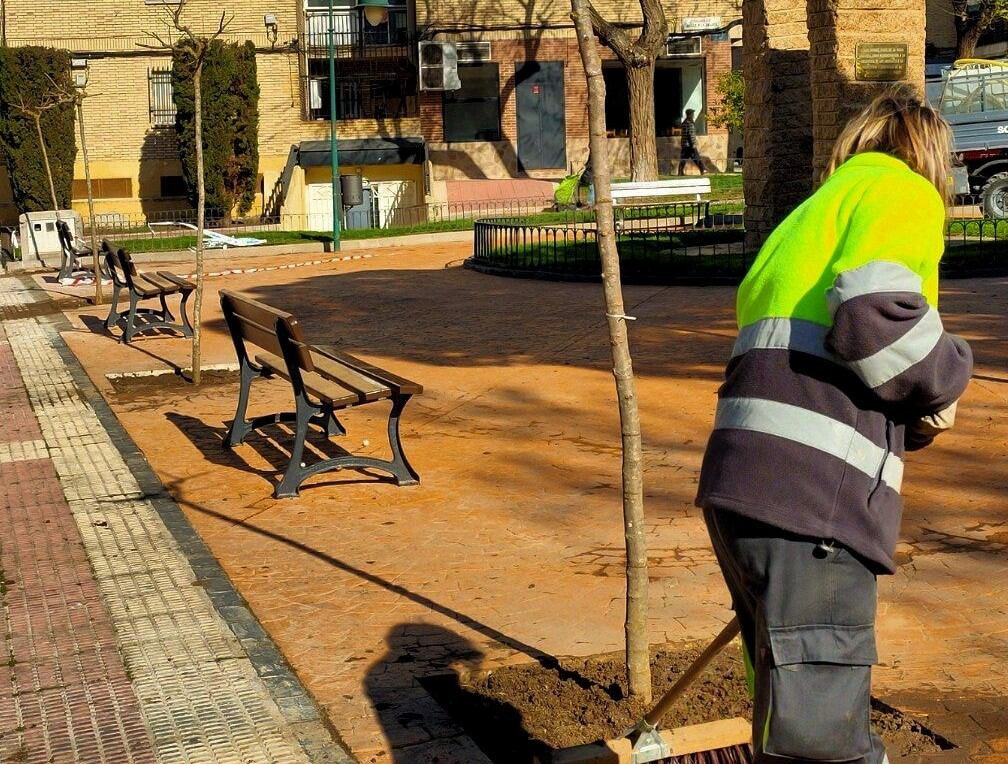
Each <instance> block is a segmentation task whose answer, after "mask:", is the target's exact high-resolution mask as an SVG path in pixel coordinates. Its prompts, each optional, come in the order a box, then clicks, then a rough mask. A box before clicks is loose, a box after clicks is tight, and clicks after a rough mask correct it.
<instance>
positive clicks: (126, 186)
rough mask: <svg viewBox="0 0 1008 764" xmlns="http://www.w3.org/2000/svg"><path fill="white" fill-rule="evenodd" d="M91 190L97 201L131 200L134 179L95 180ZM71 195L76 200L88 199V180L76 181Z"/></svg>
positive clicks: (92, 182)
mask: <svg viewBox="0 0 1008 764" xmlns="http://www.w3.org/2000/svg"><path fill="white" fill-rule="evenodd" d="M91 189H92V191H93V192H94V198H95V199H129V198H131V197H132V196H133V179H132V178H94V179H92V181H91ZM70 195H71V196H72V197H73V198H74V199H87V180H85V179H83V178H79V179H75V180H74V182H73V187H72V189H71V192H70Z"/></svg>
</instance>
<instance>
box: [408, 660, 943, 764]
mask: <svg viewBox="0 0 1008 764" xmlns="http://www.w3.org/2000/svg"><path fill="white" fill-rule="evenodd" d="M702 648H703V645H693V646H687V647H684V646H668V647H665V648H662V649H658V650H656V651H655V652H654V654H653V656H652V673H653V682H654V696H655V698H656V699H657V698H658V697H660V695H661V693H663V692H665V691H666V690H667V689H668V688H669V687H671V686H672V683H673V682H674V681H675V679H676V678H678V677H679V676H680V675H681V674H682V673H683V671H684V670H685V669H686V667H687V666H689V664H690V663H691V662H692V661H693V660H694V659H695V658H696V657H697V655H699V653H700V650H701V649H702ZM622 658H623V655H622V653H619V654H607V655H599V656H590V657H588V658H563V659H560V660H558V661H550V660H544V661H540V662H535V663H529V664H521V665H516V666H507V667H504V668H501V669H497V670H494V671H481V672H473V673H469V674H465V673H463V674H441V675H436V676H430V677H425V678H423V679H421V680H420V681H421V684H422V685H423V686H424V687H425V688H426V689H427V691H428V692H429V693H430V694H431V695H432V696H433V697H434V698H435V699H436V700H437V701H438V703H440V704H441V706H442V707H443V708H444V709H445V710H446V711H447V712H448V713H449V714H450V715H451V716H452V717H453V718H454V719H455V721H456V722H457V723H458V724H459V726H461V727H462V728H463V729H464V730H465V731H466V733H467V734H468V735H469V736H470V737H472V739H473V740H474V741H475V742H476V744H477V745H478V746H479V747H480V749H482V751H483V752H484V753H485V754H486V755H487V756H488V757H489V758H490V759H491V760H492V761H494V762H498V763H499V764H504V763H505V762H507V763H508V764H532V763H533V762H534V761H536V760H537V759H538V760H539V761H549V760H550V753H551V751H553V750H556V749H559V748H567V747H569V746H575V745H581V744H584V743H590V742H592V741H596V740H600V739H614V738H618V737H620V736H622V735H623V734H625V733H626V731H627V730H628V729H630V728H631V727H632V726H633V725H634V724H636V723H637V721H638V720H639V719H640V718H641V717H642V716H643V714H644V712H645V711H646V710H647V709H646V706H644V705H643V704H641V703H640V702H638V701H634V700H632V699H628V700H623V699H622V698H623V697H624V696H625V694H626V680H625V677H624V669H623V664H622ZM736 716H742V717H745V718H747V719H751V718H752V704H751V702H750V700H749V696H748V694H747V691H746V686H745V673H744V670H743V668H742V661H741V656H740V653H739V651H738V649H737V648H735V647H734V646H732V647H729V648H728V649H727V650H725V652H724V653H723V654H722V655H721V656H719V657H718V659H717V660H716V661H715V662H714V663H713V664H712V665H711V666H710V667H709V668H708V670H707V672H706V673H705V674H704V675H703V676H702V677H700V678H699V679H698V680H697V681H696V682H695V683H694V685H693V686H692V687H691V688H690V689H689V690H687V692H686V694H685V695H684V696H683V697H682V698H681V699H680V700H679V702H678V703H677V704H676V706H675V707H674V708H673V710H672V711H671V712H670V713H669V714H668V716H666V717H665V719H664V720H663V721H662V725H661V726H662V727H663V728H666V729H667V728H671V727H680V726H684V725H688V724H700V723H702V722H709V721H715V720H717V719H727V718H730V717H736ZM871 717H872V725H873V727H874V729H875V731H876V732H877V733H878V734H879V735H880V736H881V737H882V739H883V740H884V741H885V744H886V748H887V750H888V753H889V755H890V757H891V758H896V757H900V756H908V755H913V754H917V755H919V754H929V753H937V752H940V751H944V750H949V749H952V748H955V747H956V746H955V745H954V744H953V743H951V742H950V741H949V740H948V739H946V738H945V737H943V736H942V735H940V734H938V733H936V732H933V731H931V730H930V729H928V728H927V727H926V726H924V724H923V723H921V722H920V721H919V720H917V719H914V718H913V717H911V716H908V715H907V714H904V713H903V712H901V711H900V710H898V709H896V708H893V707H892V706H890V705H888V704H886V703H884V702H882V701H879V700H877V699H875V698H872V712H871Z"/></svg>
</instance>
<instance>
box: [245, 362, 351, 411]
mask: <svg viewBox="0 0 1008 764" xmlns="http://www.w3.org/2000/svg"><path fill="white" fill-rule="evenodd" d="M255 360H256V363H258V364H260V365H262V366H265V367H266V368H268V369H269V370H270V371H272V372H273V373H274V374H276V376H278V377H282V378H283V379H286V380H287V381H288V382H290V381H291V378H290V372H289V371H288V370H287V364H286V362H285V361H284V359H283V358H281V357H280V356H278V355H274V354H272V353H259V354H257V355H256V357H255ZM301 381H302V383H303V384H304V387H305V390H306V391H307V392H308V393H310V394H311V395H313V396H315V397H316V398H318V399H319V400H320V401H324V402H326V403H329V404H331V405H332V406H333V407H334V408H345V407H347V406H355V405H357V404H358V403H360V402H361V398H360V396H359V395H358V394H357V393H355V392H352V391H350V390H347V389H346V388H345V387H343V386H342V385H340V384H337V383H336V382H333V381H331V380H328V379H326V378H325V377H323V376H321V375H320V374H316V373H315V372H310V371H302V372H301Z"/></svg>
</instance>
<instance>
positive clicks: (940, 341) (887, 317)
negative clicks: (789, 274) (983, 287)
mask: <svg viewBox="0 0 1008 764" xmlns="http://www.w3.org/2000/svg"><path fill="white" fill-rule="evenodd" d="M827 300H828V301H829V305H830V312H831V313H832V315H833V326H832V328H831V329H830V331H829V333H828V334H827V336H826V348H827V349H828V350H829V351H830V352H831V353H833V354H834V355H836V356H837V357H838V358H839V359H840V360H841V361H842V362H843V363H844V364H845V365H846V366H848V367H849V368H850V369H851V370H852V371H854V373H855V374H857V375H858V377H860V378H861V380H862V381H863V382H864V383H865V384H866V385H867V386H868V387H870V388H871V389H872V390H873V391H874V392H875V394H876V395H878V397H879V398H880V399H881V400H882V401H883V402H885V403H887V404H891V405H893V406H896V407H899V408H900V409H902V410H904V411H906V412H908V413H910V414H912V415H918V416H924V415H928V414H933V413H935V412H937V411H940V410H942V409H944V408H945V407H946V406H948V405H950V404H951V403H953V402H954V401H956V400H958V398H959V396H960V395H962V393H963V391H964V390H965V389H966V385H967V384H968V383H969V378H970V375H971V374H972V371H973V353H972V351H971V350H970V347H969V345H968V344H966V341H965V340H963V339H962V338H961V337H957V336H956V335H954V334H949V333H948V332H946V331H945V329H944V327H943V325H942V320H941V317H940V316H939V315H938V311H937V310H936V309H935V308H933V307H931V306H930V305H929V304H928V302H927V300H926V299H925V298H924V295H923V294H922V293H921V279H920V277H919V276H918V275H917V274H915V273H914V272H913V271H911V270H910V269H909V268H907V267H906V266H904V265H901V264H899V263H894V262H887V261H876V262H872V263H868V264H867V265H863V266H861V267H860V268H855V269H853V270H850V271H845V272H844V273H841V274H840V275H839V276H838V277H837V279H836V281H835V282H834V285H833V288H832V289H831V290H829V292H828V293H827Z"/></svg>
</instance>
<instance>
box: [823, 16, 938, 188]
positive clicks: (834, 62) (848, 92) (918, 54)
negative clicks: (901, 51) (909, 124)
mask: <svg viewBox="0 0 1008 764" xmlns="http://www.w3.org/2000/svg"><path fill="white" fill-rule="evenodd" d="M882 6H884V8H885V10H881V9H880V8H881V7H882ZM926 16H927V14H926V10H925V0H886V2H885V3H879V2H878V0H808V35H809V42H810V45H811V63H812V66H811V72H812V112H813V117H812V122H813V130H812V132H813V138H814V142H813V169H814V172H815V179H816V181H818V179H819V177H820V176H821V174H822V171H823V170H824V169H825V167H826V164H827V163H828V161H829V157H830V154H831V153H832V151H833V144H834V142H835V141H836V138H837V136H838V135H839V133H840V131H841V130H842V129H843V126H844V125H845V124H846V123H847V120H848V119H850V117H852V116H853V115H854V114H856V113H857V112H858V111H860V110H861V109H862V108H864V106H865V105H867V104H868V102H869V101H871V100H872V98H874V97H875V96H876V95H877V94H878V93H879V92H881V91H882V90H884V89H885V88H887V87H891V86H892V85H893V83H892V82H882V81H858V80H857V79H856V71H855V64H856V58H855V54H856V50H857V46H858V45H859V44H862V43H867V44H872V43H903V44H906V45H907V54H908V55H907V67H906V81H908V82H910V83H913V84H914V85H916V86H917V88H918V89H919V90H920V92H921V93H923V91H924V40H925V25H926Z"/></svg>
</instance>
